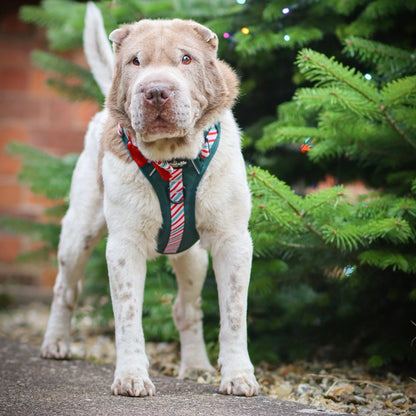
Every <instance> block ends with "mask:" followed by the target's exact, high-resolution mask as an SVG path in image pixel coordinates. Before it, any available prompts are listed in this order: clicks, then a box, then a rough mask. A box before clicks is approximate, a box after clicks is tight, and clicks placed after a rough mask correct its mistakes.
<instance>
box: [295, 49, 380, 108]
mask: <svg viewBox="0 0 416 416" xmlns="http://www.w3.org/2000/svg"><path fill="white" fill-rule="evenodd" d="M296 64H297V65H298V67H299V69H300V71H301V73H302V74H304V75H305V77H306V78H307V79H308V80H310V81H315V82H316V83H317V85H318V86H322V85H327V84H329V85H330V86H331V87H334V86H338V85H339V86H341V87H347V88H350V89H351V90H353V91H356V92H357V93H358V94H360V95H362V96H363V97H364V98H365V99H367V100H368V101H370V102H372V103H374V104H378V102H379V94H378V91H377V89H376V88H375V87H374V86H373V85H372V84H371V83H369V82H368V81H366V80H365V79H364V77H363V76H362V74H360V73H359V72H357V71H356V70H355V69H354V68H348V67H346V66H344V65H342V64H341V63H339V62H337V61H335V59H334V58H333V57H332V58H328V57H326V56H325V55H324V54H321V53H319V52H315V51H313V50H312V49H302V50H301V51H300V52H299V54H298V58H297V60H296Z"/></svg>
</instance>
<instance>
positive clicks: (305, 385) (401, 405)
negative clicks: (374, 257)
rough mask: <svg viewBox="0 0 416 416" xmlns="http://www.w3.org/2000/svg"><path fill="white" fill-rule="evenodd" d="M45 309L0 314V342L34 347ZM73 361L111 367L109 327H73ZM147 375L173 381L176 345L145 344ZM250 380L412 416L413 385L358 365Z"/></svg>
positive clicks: (333, 403)
mask: <svg viewBox="0 0 416 416" xmlns="http://www.w3.org/2000/svg"><path fill="white" fill-rule="evenodd" d="M48 316H49V307H47V306H46V305H44V304H41V303H32V304H28V305H25V306H21V307H19V308H16V309H11V310H7V311H2V312H1V313H0V336H2V337H5V338H10V339H15V340H19V341H21V342H26V343H29V344H34V345H40V344H41V340H42V336H43V333H44V331H45V328H46V324H47V319H48ZM73 329H74V330H73V343H72V345H71V348H72V352H73V355H74V356H76V357H80V358H88V359H91V360H95V361H98V362H102V363H114V362H115V348H114V341H113V337H112V335H110V334H112V330H113V329H112V328H111V324H110V327H108V328H105V330H103V328H102V327H101V328H98V327H97V324H96V323H95V322H94V320H93V319H91V318H90V317H89V316H88V315H87V314H86V315H84V314H80V315H79V316H78V317H77V318H74V322H73ZM146 350H147V354H148V356H149V361H150V365H151V367H152V369H153V370H155V371H157V372H158V373H160V374H163V375H168V376H176V375H177V374H178V370H179V346H178V344H177V343H147V344H146ZM256 375H257V378H258V381H259V383H260V384H261V386H262V391H263V393H265V394H266V395H268V396H270V397H276V398H279V399H283V400H292V401H295V402H298V403H301V404H304V405H311V406H314V407H317V408H318V409H322V410H334V411H338V412H346V413H351V414H357V415H371V416H387V415H389V416H391V415H416V382H414V381H413V380H412V379H409V378H405V377H402V376H400V375H397V374H393V373H389V372H387V373H386V374H384V375H383V376H380V375H379V376H377V377H375V376H374V375H371V374H369V373H368V371H367V369H366V368H365V367H364V366H362V365H360V364H359V363H354V362H353V363H351V362H349V363H346V364H339V363H336V364H335V363H323V362H304V361H300V362H295V363H291V364H282V365H278V366H272V365H269V364H267V363H260V364H259V365H258V366H257V367H256ZM194 379H195V380H196V381H198V382H199V383H210V384H219V382H220V378H219V376H212V375H210V374H195V377H194Z"/></svg>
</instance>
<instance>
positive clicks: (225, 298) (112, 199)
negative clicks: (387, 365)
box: [42, 4, 258, 396]
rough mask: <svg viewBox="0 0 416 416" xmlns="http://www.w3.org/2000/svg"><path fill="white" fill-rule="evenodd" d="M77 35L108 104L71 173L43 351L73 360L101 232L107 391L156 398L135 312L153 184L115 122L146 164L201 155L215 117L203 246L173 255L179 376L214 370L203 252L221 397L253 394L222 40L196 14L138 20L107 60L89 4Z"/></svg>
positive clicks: (154, 225)
mask: <svg viewBox="0 0 416 416" xmlns="http://www.w3.org/2000/svg"><path fill="white" fill-rule="evenodd" d="M84 38H85V50H86V55H87V59H88V61H89V63H90V66H91V67H92V71H93V74H94V76H95V78H96V79H97V81H98V83H99V85H100V87H101V89H102V90H103V92H104V93H105V94H106V95H107V100H106V109H105V110H103V111H102V112H100V113H98V114H97V115H96V116H95V117H94V119H93V120H92V122H91V124H90V126H89V129H88V132H87V135H86V139H85V149H84V151H83V152H82V154H81V156H80V158H79V161H78V164H77V166H76V169H75V171H74V174H73V178H72V186H71V193H70V207H69V209H68V212H67V213H66V215H65V217H64V219H63V224H62V233H61V239H60V244H59V251H58V262H59V273H58V276H57V279H56V283H55V287H54V299H53V303H52V307H51V316H50V319H49V323H48V327H47V331H46V334H45V338H44V342H43V345H42V356H43V357H45V358H56V359H62V358H68V357H70V321H71V317H72V313H73V310H74V307H75V306H76V301H77V296H78V286H79V285H78V283H79V282H80V280H81V277H82V273H83V269H84V266H85V264H86V262H87V259H88V257H89V255H90V253H91V251H92V249H93V247H94V246H95V244H96V243H97V242H98V241H99V239H100V238H101V237H102V235H103V233H104V232H105V229H106V228H107V229H108V242H107V251H106V257H107V264H108V271H109V278H110V286H111V298H112V303H113V310H114V317H115V327H116V348H117V363H116V370H115V376H114V382H113V384H112V392H113V393H114V394H115V395H117V394H122V395H130V396H147V395H149V396H151V395H153V394H155V387H154V385H153V383H152V382H151V380H150V378H149V376H148V370H147V369H148V360H147V357H146V353H145V343H144V337H143V330H142V323H141V315H142V301H143V290H144V282H145V275H146V260H147V259H151V258H154V257H155V256H156V255H157V254H158V253H157V252H156V250H155V249H156V242H157V236H158V232H159V229H160V228H161V225H162V213H161V207H160V204H159V201H158V197H157V196H156V193H155V191H154V189H153V188H152V186H151V184H150V183H149V181H148V179H146V177H145V176H144V175H143V174H142V172H141V171H140V170H139V169H138V166H137V164H136V163H135V162H134V161H133V160H132V158H131V156H130V154H129V153H128V151H127V149H126V147H125V146H124V144H123V141H122V140H121V138H120V136H119V135H118V132H117V126H118V124H119V123H120V124H121V125H122V126H123V127H124V129H125V131H126V132H127V133H126V134H128V135H129V136H130V137H131V138H132V141H133V142H134V143H135V144H136V145H137V148H138V149H139V150H140V152H141V153H142V155H143V156H144V157H145V158H146V159H148V160H150V161H171V160H174V159H181V160H183V159H194V158H196V157H198V155H199V153H200V152H201V148H202V146H203V143H204V131H206V130H207V129H209V128H210V127H211V126H212V125H214V124H215V123H220V125H221V138H220V141H219V145H218V149H217V151H216V153H215V155H214V157H213V158H212V161H211V162H210V164H209V166H208V168H207V170H206V172H205V174H204V175H203V177H202V179H201V181H200V183H199V186H198V189H197V194H196V199H195V225H196V229H197V231H198V234H199V236H200V241H199V242H197V243H196V244H194V245H193V246H192V247H191V248H189V249H187V250H186V251H183V252H182V253H180V254H173V255H170V256H169V257H170V260H171V263H172V266H173V269H174V271H175V274H176V277H177V282H178V296H177V299H176V301H175V303H174V307H173V316H174V321H175V324H176V326H177V328H178V330H179V332H180V340H181V358H182V361H181V367H180V374H179V376H180V377H185V376H186V375H187V374H188V373H189V372H190V371H191V370H195V369H199V370H207V371H213V368H212V366H211V364H210V363H209V360H208V358H207V354H206V351H205V345H204V340H203V331H202V312H201V307H200V305H201V298H200V292H201V289H202V286H203V282H204V279H205V274H206V269H207V264H208V257H207V251H206V250H209V251H210V253H211V256H212V262H213V267H214V271H215V277H216V281H217V286H218V293H219V306H220V315H221V329H220V336H219V342H220V354H219V359H218V364H219V366H220V368H221V375H222V382H221V386H220V392H221V393H225V394H236V395H246V396H252V395H255V394H257V393H258V384H257V381H256V379H255V377H254V373H253V366H252V364H251V362H250V358H249V355H248V352H247V335H246V333H247V326H246V314H247V291H248V285H249V279H250V269H251V257H252V243H251V238H250V235H249V232H248V228H247V226H248V220H249V216H250V208H251V202H250V193H249V189H248V186H247V181H246V171H245V165H244V161H243V157H242V154H241V149H240V134H239V130H238V127H237V125H236V123H235V121H234V118H233V115H232V113H231V110H230V109H231V107H232V105H233V103H234V100H235V98H236V96H237V90H238V80H237V78H236V75H235V74H234V72H233V71H232V70H231V69H230V68H229V67H228V66H227V65H226V64H225V63H223V62H221V61H220V60H219V59H218V58H217V56H216V52H217V42H218V39H217V36H216V35H215V34H214V33H213V32H212V31H211V30H209V29H208V28H206V27H205V26H202V25H200V24H198V23H196V22H193V21H184V20H178V19H175V20H154V21H152V20H142V21H140V22H138V23H135V24H131V25H125V26H123V27H121V28H120V29H117V30H115V31H113V32H112V33H111V34H110V40H111V41H112V42H113V48H114V52H115V55H114V67H113V63H112V61H113V54H112V51H111V48H110V45H109V43H108V41H107V40H106V38H105V32H104V28H103V25H102V18H101V14H100V12H99V11H98V9H97V8H96V7H95V6H94V5H92V4H89V5H88V10H87V16H86V29H85V32H84ZM111 79H112V81H111ZM156 174H158V173H156Z"/></svg>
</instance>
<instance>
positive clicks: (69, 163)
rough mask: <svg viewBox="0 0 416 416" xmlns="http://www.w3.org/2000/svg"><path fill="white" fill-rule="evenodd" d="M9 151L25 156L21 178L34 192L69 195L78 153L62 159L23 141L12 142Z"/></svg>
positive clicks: (48, 194) (61, 196) (56, 196)
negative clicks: (22, 142)
mask: <svg viewBox="0 0 416 416" xmlns="http://www.w3.org/2000/svg"><path fill="white" fill-rule="evenodd" d="M8 152H9V153H10V154H12V155H16V156H23V167H22V170H21V171H20V173H19V178H20V179H21V180H22V181H23V182H25V183H27V184H28V185H29V186H30V189H31V190H32V191H33V192H35V193H37V194H42V195H45V196H46V197H48V198H51V199H61V198H66V197H67V196H68V195H69V188H70V184H71V177H72V172H73V170H74V168H75V164H76V161H77V159H78V156H77V155H67V156H65V157H64V158H62V159H61V158H58V157H56V156H52V155H49V154H48V153H46V152H44V151H42V150H39V149H35V148H33V147H30V146H26V145H23V144H21V143H11V144H10V145H9V146H8Z"/></svg>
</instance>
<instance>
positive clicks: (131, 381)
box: [111, 372, 156, 397]
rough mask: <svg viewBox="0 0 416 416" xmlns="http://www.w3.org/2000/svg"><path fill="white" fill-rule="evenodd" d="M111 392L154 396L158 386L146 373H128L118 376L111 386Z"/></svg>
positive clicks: (135, 395)
mask: <svg viewBox="0 0 416 416" xmlns="http://www.w3.org/2000/svg"><path fill="white" fill-rule="evenodd" d="M111 392H112V393H113V394H114V395H115V396H118V395H122V396H134V397H138V396H141V397H144V396H154V395H155V394H156V388H155V386H154V384H153V383H152V381H151V380H150V378H149V376H148V375H147V372H146V374H140V373H139V374H126V375H121V376H116V377H115V379H114V383H113V385H112V386H111Z"/></svg>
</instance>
